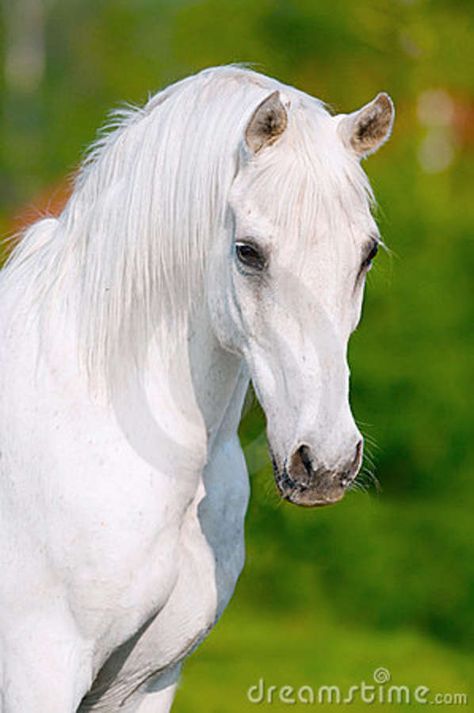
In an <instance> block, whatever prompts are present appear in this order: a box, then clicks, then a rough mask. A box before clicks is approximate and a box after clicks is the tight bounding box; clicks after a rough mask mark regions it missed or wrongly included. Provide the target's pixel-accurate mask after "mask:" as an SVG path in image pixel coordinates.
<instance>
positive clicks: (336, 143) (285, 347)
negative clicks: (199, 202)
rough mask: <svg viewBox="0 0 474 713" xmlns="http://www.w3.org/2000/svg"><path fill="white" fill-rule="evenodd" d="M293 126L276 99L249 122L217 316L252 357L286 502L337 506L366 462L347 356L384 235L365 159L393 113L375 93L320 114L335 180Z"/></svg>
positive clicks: (226, 339)
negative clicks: (352, 109)
mask: <svg viewBox="0 0 474 713" xmlns="http://www.w3.org/2000/svg"><path fill="white" fill-rule="evenodd" d="M288 119H289V117H288V114H287V111H286V109H285V107H284V105H283V103H282V101H281V99H280V97H279V95H278V93H275V94H273V95H271V96H270V97H269V98H268V99H267V100H265V101H264V102H263V103H262V104H261V105H260V106H259V107H258V108H257V109H256V111H255V113H254V115H253V117H252V119H251V121H250V123H249V125H248V127H247V130H246V134H245V142H246V158H247V160H246V161H244V162H243V165H242V167H241V169H240V171H239V173H238V175H237V177H236V180H235V182H234V185H233V188H232V192H231V196H230V220H229V223H230V224H231V233H232V247H231V250H230V253H228V254H227V256H226V262H225V269H224V270H223V271H222V274H223V275H224V276H225V278H224V284H223V286H221V289H224V291H225V297H224V299H222V294H221V299H220V300H219V301H216V302H215V303H214V305H216V304H217V303H218V302H219V303H220V304H221V307H220V308H215V307H214V309H213V310H212V311H213V314H214V319H215V328H216V331H217V333H218V336H219V338H220V340H221V342H222V343H223V344H224V345H225V346H226V347H227V348H230V349H232V350H234V351H237V352H239V353H240V354H242V355H243V357H244V358H245V360H246V362H247V365H248V368H249V371H250V375H251V378H252V381H253V384H254V388H255V391H256V393H257V396H258V398H259V400H260V402H261V404H262V407H263V409H264V411H265V415H266V418H267V434H268V440H269V445H270V450H271V453H272V457H273V462H274V470H275V478H276V482H277V486H278V488H279V491H280V493H281V495H282V496H283V497H284V498H286V499H287V500H289V501H291V502H293V503H295V504H297V505H304V506H316V505H325V504H329V503H333V502H336V501H338V500H340V499H341V498H342V496H343V495H344V492H345V490H346V489H347V487H348V486H349V485H350V484H351V482H352V481H353V480H354V478H355V477H356V475H357V473H358V471H359V468H360V465H361V460H362V451H363V442H362V437H361V434H360V432H359V430H358V429H357V427H356V425H355V423H354V419H353V416H352V413H351V409H350V405H349V368H348V365H347V358H346V352H347V344H348V340H349V337H350V335H351V333H352V331H353V330H354V329H355V328H356V326H357V324H358V321H359V318H360V313H361V306H362V296H363V290H364V282H365V276H366V273H367V271H368V270H369V268H370V265H371V261H372V259H373V258H374V256H375V253H376V251H377V244H378V240H379V239H378V237H377V236H378V233H377V228H376V226H375V223H374V221H373V219H372V217H371V214H370V209H369V205H368V201H367V197H366V193H365V191H364V189H363V186H364V184H363V183H361V178H362V176H363V174H362V172H361V170H360V167H359V166H358V162H357V154H358V155H359V156H362V155H365V154H367V153H369V152H371V151H373V150H375V149H376V148H377V147H378V145H380V144H381V143H382V142H383V141H384V140H385V139H386V137H387V136H388V134H389V132H390V128H391V124H392V119H393V109H392V104H391V101H390V100H389V99H388V97H386V95H379V97H377V98H376V100H374V102H372V103H371V104H369V105H367V107H364V108H363V109H362V110H360V112H356V113H355V114H352V115H349V116H345V117H340V116H339V117H329V116H326V117H324V121H323V123H322V125H321V126H320V127H319V128H320V131H321V132H323V133H324V136H322V137H321V141H320V144H319V145H318V146H315V147H314V150H315V151H319V153H321V152H322V151H324V147H326V149H325V150H326V152H327V156H326V157H324V156H323V157H322V160H320V161H319V163H320V166H319V169H318V170H321V165H323V166H327V170H328V172H329V174H331V175H328V176H327V177H326V176H324V175H321V176H318V175H316V176H314V174H313V171H312V167H311V166H309V167H308V165H306V174H305V166H304V160H303V161H301V156H300V159H298V152H300V153H301V155H302V156H303V157H304V156H306V159H305V160H306V161H308V158H307V156H308V153H307V150H308V146H307V145H306V146H305V147H304V148H302V147H301V146H298V136H297V135H295V132H296V131H297V129H296V126H291V125H290V126H288V127H287V125H288V123H289V121H288ZM306 141H307V139H306ZM315 155H316V154H315ZM320 159H321V156H320ZM317 173H318V172H317V171H316V174H317ZM318 178H319V180H320V182H321V184H323V183H324V184H325V185H324V186H323V185H319V186H318V184H317V182H318ZM357 181H359V185H360V186H362V188H360V187H359V189H358V188H357V185H356V184H357ZM326 184H327V185H326ZM289 185H290V186H291V188H290V190H288V186H289ZM286 200H288V201H290V203H291V205H289V206H288V205H286V206H285V201H286ZM318 201H319V202H320V205H317V202H318Z"/></svg>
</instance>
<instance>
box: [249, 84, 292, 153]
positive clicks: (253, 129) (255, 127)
mask: <svg viewBox="0 0 474 713" xmlns="http://www.w3.org/2000/svg"><path fill="white" fill-rule="evenodd" d="M287 124H288V114H287V113H286V109H285V107H284V106H283V104H282V101H281V99H280V93H279V92H278V91H276V92H273V93H272V94H270V96H268V97H266V99H264V100H263V101H262V102H261V103H260V104H259V105H258V107H257V108H256V109H255V111H254V113H253V114H252V117H251V119H250V121H249V123H248V124H247V128H246V129H245V143H246V144H247V146H248V148H249V149H250V151H251V152H252V153H253V154H256V153H258V152H259V151H261V150H262V149H263V148H265V147H266V146H269V145H270V144H273V143H274V142H275V141H276V140H277V139H278V137H279V136H281V134H282V133H283V132H284V131H285V129H286V127H287Z"/></svg>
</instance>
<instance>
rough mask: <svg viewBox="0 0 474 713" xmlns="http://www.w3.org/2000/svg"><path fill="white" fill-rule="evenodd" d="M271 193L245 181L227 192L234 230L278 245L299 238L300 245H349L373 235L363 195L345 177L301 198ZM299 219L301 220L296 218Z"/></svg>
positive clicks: (291, 193)
mask: <svg viewBox="0 0 474 713" xmlns="http://www.w3.org/2000/svg"><path fill="white" fill-rule="evenodd" d="M292 188H293V189H294V190H293V191H291V190H290V191H288V193H286V191H285V190H281V191H275V188H274V186H272V185H271V182H270V183H269V184H265V182H264V181H260V182H258V183H253V182H252V181H246V180H245V177H243V179H241V180H240V181H239V183H238V184H236V186H235V187H234V189H233V191H232V192H231V197H230V205H231V207H232V209H233V211H234V214H235V216H236V218H237V222H238V229H239V232H241V233H243V234H248V235H251V234H252V232H253V233H255V232H256V233H257V234H256V235H255V237H262V238H264V239H268V240H269V241H279V242H282V243H283V245H285V244H288V245H289V246H290V247H291V245H292V244H293V245H294V244H295V241H298V240H299V239H302V240H303V241H304V242H305V243H306V244H308V240H309V244H310V245H311V244H313V245H317V244H324V243H326V242H328V241H329V242H334V241H341V242H342V243H344V242H346V241H350V242H351V243H355V244H357V243H358V242H359V241H362V242H363V241H364V240H366V238H367V236H368V235H370V234H373V233H375V232H377V229H376V224H375V221H374V218H373V216H372V213H371V210H370V204H369V201H368V199H367V196H366V194H365V193H360V192H359V193H358V192H356V191H354V190H352V187H351V185H350V181H349V179H345V181H341V182H340V183H339V184H338V185H337V186H335V187H334V188H333V189H332V190H331V188H330V187H326V189H325V190H324V191H318V190H316V191H315V192H314V193H313V194H311V193H309V194H306V195H305V193H304V191H301V192H300V194H299V191H298V188H297V187H295V186H293V187H292ZM302 216H303V217H305V220H303V222H301V217H302Z"/></svg>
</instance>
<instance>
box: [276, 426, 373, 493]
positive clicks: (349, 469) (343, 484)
mask: <svg viewBox="0 0 474 713" xmlns="http://www.w3.org/2000/svg"><path fill="white" fill-rule="evenodd" d="M362 453H363V442H362V440H360V441H359V442H358V444H357V446H356V448H355V452H354V454H353V456H352V457H351V458H350V459H349V460H348V461H347V463H345V464H344V465H343V466H342V467H340V468H337V469H334V470H330V469H328V468H325V467H322V466H315V465H314V464H315V460H314V458H313V457H312V453H311V449H310V448H309V446H307V445H301V446H299V447H298V448H297V449H296V451H295V452H294V453H293V455H292V456H291V458H290V459H289V460H288V462H287V463H286V464H285V466H284V467H283V469H279V468H278V465H277V464H276V462H275V460H274V459H272V460H273V469H274V473H275V482H276V485H277V488H278V491H279V493H280V495H281V497H282V498H284V499H285V500H288V501H289V502H290V503H294V504H295V505H299V506H301V507H322V506H324V505H332V504H334V503H337V502H338V501H339V500H341V499H342V498H343V497H344V494H345V492H346V490H347V489H348V488H349V486H350V485H351V484H352V483H353V482H354V480H355V478H356V477H357V473H358V472H359V470H360V466H361V463H362Z"/></svg>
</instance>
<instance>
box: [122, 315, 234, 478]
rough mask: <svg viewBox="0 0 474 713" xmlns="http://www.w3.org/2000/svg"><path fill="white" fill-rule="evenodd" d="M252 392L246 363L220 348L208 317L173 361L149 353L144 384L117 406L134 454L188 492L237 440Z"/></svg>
mask: <svg viewBox="0 0 474 713" xmlns="http://www.w3.org/2000/svg"><path fill="white" fill-rule="evenodd" d="M247 386H248V376H247V371H246V368H245V364H244V362H243V361H242V360H241V359H240V358H238V357H237V356H235V355H232V354H230V353H229V352H226V351H224V350H223V349H222V348H221V347H220V345H219V344H218V343H217V341H216V339H215V337H214V335H213V333H212V330H211V329H210V325H209V320H208V317H207V315H206V311H205V310H204V309H203V310H202V311H201V313H200V314H199V315H197V316H196V317H195V318H194V319H193V322H192V325H191V329H190V334H189V337H188V339H187V341H186V342H185V343H184V344H183V345H181V348H180V350H178V351H177V352H176V355H175V357H174V358H173V359H171V360H170V361H168V362H166V361H165V360H164V359H162V358H161V356H160V345H159V344H156V345H155V347H152V349H151V351H150V358H149V361H148V368H147V371H146V373H145V378H144V379H141V378H140V379H135V380H130V381H129V384H128V386H127V388H124V389H122V390H121V391H120V392H119V393H118V395H117V398H116V399H115V400H114V403H113V406H114V411H115V417H116V418H117V420H118V422H119V424H120V427H121V430H122V432H123V433H125V434H126V436H127V438H128V440H129V442H130V444H131V445H132V447H133V448H134V450H135V452H137V453H139V454H140V456H141V457H142V459H144V460H146V461H148V462H149V463H150V464H151V465H152V466H153V467H154V468H155V469H156V470H158V471H160V472H168V473H169V472H170V467H171V469H172V474H173V475H176V476H177V477H178V479H179V480H180V482H181V483H183V485H184V486H185V489H187V486H186V482H189V481H187V478H188V477H189V478H191V481H193V482H194V480H195V477H196V476H199V474H201V473H203V471H204V469H205V466H206V464H207V463H209V461H210V460H211V459H212V457H213V453H214V451H215V449H218V448H219V447H220V446H221V445H222V444H223V443H224V442H225V441H228V440H229V439H232V438H233V437H235V436H236V432H237V428H238V425H239V421H240V415H241V410H242V404H243V401H244V398H245V392H246V389H247Z"/></svg>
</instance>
